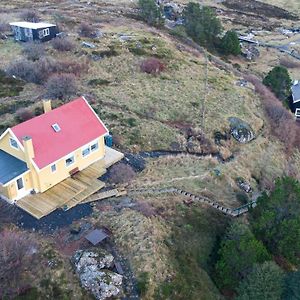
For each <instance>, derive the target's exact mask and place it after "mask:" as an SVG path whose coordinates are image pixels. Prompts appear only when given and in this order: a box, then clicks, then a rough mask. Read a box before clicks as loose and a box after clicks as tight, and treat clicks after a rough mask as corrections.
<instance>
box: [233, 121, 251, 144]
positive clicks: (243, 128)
mask: <svg viewBox="0 0 300 300" xmlns="http://www.w3.org/2000/svg"><path fill="white" fill-rule="evenodd" d="M228 121H229V122H230V133H231V135H232V136H233V137H234V138H235V139H236V140H237V141H238V142H240V143H242V144H245V143H249V142H250V141H252V140H253V139H254V138H255V134H254V131H253V129H252V128H251V126H250V125H249V124H247V123H246V122H244V121H242V120H241V119H239V118H235V117H230V118H228Z"/></svg>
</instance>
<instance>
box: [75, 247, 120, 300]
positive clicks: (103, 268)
mask: <svg viewBox="0 0 300 300" xmlns="http://www.w3.org/2000/svg"><path fill="white" fill-rule="evenodd" d="M72 262H73V264H74V266H75V269H76V272H77V274H78V275H79V278H80V282H81V284H82V286H83V287H84V288H85V289H86V290H89V291H90V292H91V293H92V294H93V295H94V296H95V298H96V299H98V300H105V299H110V298H111V297H115V296H117V295H119V294H120V293H121V292H122V280H123V276H121V275H119V274H117V273H114V272H112V271H110V270H107V269H108V268H111V267H112V266H113V263H114V257H113V256H112V255H111V254H110V253H109V252H107V251H106V250H104V249H102V248H91V249H88V250H78V251H76V253H75V254H74V256H73V257H72Z"/></svg>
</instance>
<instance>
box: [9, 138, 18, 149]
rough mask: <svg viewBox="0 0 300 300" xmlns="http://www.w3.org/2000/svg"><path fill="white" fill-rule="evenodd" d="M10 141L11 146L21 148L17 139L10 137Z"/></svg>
mask: <svg viewBox="0 0 300 300" xmlns="http://www.w3.org/2000/svg"><path fill="white" fill-rule="evenodd" d="M9 143H10V146H11V147H13V148H15V149H19V146H18V143H17V141H16V140H14V139H12V138H10V139H9Z"/></svg>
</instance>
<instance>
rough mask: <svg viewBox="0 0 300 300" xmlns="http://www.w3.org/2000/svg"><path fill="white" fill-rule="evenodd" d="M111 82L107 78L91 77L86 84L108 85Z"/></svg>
mask: <svg viewBox="0 0 300 300" xmlns="http://www.w3.org/2000/svg"><path fill="white" fill-rule="evenodd" d="M110 83H111V82H110V81H109V80H107V79H102V78H95V79H91V80H89V81H88V85H90V86H93V87H94V86H101V85H108V84H110Z"/></svg>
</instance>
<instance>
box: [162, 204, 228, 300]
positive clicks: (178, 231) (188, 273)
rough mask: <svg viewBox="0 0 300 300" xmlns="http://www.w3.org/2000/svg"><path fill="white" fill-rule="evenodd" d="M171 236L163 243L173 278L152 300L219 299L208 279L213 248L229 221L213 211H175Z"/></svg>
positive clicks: (184, 209)
mask: <svg viewBox="0 0 300 300" xmlns="http://www.w3.org/2000/svg"><path fill="white" fill-rule="evenodd" d="M177 216H182V217H177V218H176V220H175V222H174V226H173V232H172V235H171V236H170V237H169V238H168V239H166V244H167V246H168V247H169V250H170V253H171V254H170V261H171V263H172V266H173V267H174V269H175V275H174V276H173V277H172V278H171V279H170V280H168V281H166V282H164V283H162V284H161V286H160V287H159V288H158V289H157V297H156V299H174V300H175V299H191V300H193V299H195V300H196V299H219V298H220V296H219V293H218V290H217V289H216V287H215V286H214V284H213V282H212V281H211V279H210V278H209V276H208V273H209V272H211V264H212V262H213V261H214V260H215V259H216V257H215V254H214V248H215V246H216V244H218V241H219V238H220V237H221V236H222V234H223V233H224V230H225V228H226V226H227V224H228V222H229V220H228V219H227V218H226V217H224V216H223V215H221V214H218V213H215V212H213V211H210V210H209V211H207V210H206V211H205V212H204V211H203V210H202V209H200V208H197V207H193V208H192V209H190V208H185V207H182V206H179V207H178V214H177Z"/></svg>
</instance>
